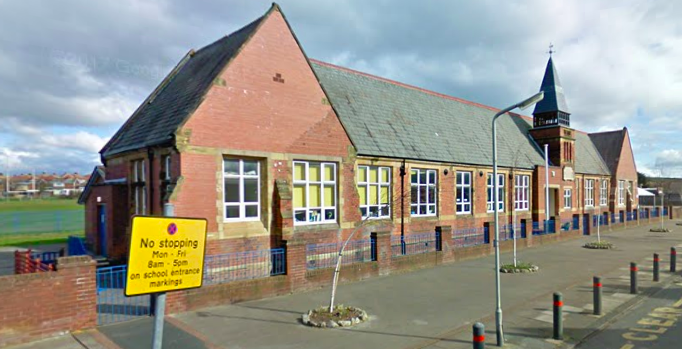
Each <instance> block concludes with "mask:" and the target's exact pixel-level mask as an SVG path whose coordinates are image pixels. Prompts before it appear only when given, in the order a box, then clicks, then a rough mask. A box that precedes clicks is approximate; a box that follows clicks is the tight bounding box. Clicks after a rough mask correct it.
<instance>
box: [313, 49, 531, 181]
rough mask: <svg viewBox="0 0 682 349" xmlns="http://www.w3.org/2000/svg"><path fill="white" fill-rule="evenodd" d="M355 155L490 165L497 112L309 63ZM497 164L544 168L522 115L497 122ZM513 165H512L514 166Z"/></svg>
mask: <svg viewBox="0 0 682 349" xmlns="http://www.w3.org/2000/svg"><path fill="white" fill-rule="evenodd" d="M311 64H312V67H313V69H314V70H315V73H316V75H317V77H318V79H319V81H320V83H321V85H322V87H323V88H324V90H325V92H326V93H327V96H328V98H329V100H330V102H331V104H332V106H333V107H334V109H335V110H336V112H337V113H338V116H339V118H340V119H341V123H342V124H343V126H344V128H345V129H346V131H347V132H348V134H349V136H350V138H351V140H352V142H353V144H354V145H355V147H356V149H357V152H358V154H360V155H369V156H382V157H392V158H401V159H403V158H405V159H418V160H430V161H441V162H449V163H460V164H471V165H488V166H490V165H491V164H492V149H491V147H492V131H491V122H492V117H493V115H495V112H497V110H496V109H493V108H489V107H484V106H481V105H478V104H475V103H472V102H467V101H462V100H459V99H457V98H454V97H449V96H444V95H440V94H437V93H434V92H431V91H425V90H421V89H418V88H415V87H408V86H406V85H402V84H399V83H396V82H392V81H388V80H385V79H381V78H378V77H374V76H368V75H366V74H362V73H359V72H355V71H351V70H349V69H345V68H341V67H336V66H332V65H330V64H326V63H322V62H318V61H312V62H311ZM497 127H498V145H499V147H498V161H499V165H500V166H504V167H512V166H514V165H515V167H518V168H529V169H532V168H534V167H535V166H536V165H543V164H544V159H543V156H542V154H541V153H540V151H539V149H538V148H537V145H536V144H535V142H534V141H532V140H531V139H530V138H529V137H528V136H527V134H528V130H529V129H530V128H531V127H532V126H531V124H530V123H529V122H528V121H527V120H525V119H524V118H522V117H520V116H513V117H509V116H503V117H501V118H500V119H498V122H497ZM515 162H516V164H515Z"/></svg>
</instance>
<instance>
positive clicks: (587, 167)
mask: <svg viewBox="0 0 682 349" xmlns="http://www.w3.org/2000/svg"><path fill="white" fill-rule="evenodd" d="M574 134H575V172H576V173H587V174H596V175H610V174H611V172H610V171H609V168H608V166H607V165H606V163H605V162H604V159H603V158H602V156H601V155H600V154H599V150H597V147H595V145H594V143H592V139H591V138H590V136H589V135H588V134H586V133H583V132H580V131H576V132H575V133H574Z"/></svg>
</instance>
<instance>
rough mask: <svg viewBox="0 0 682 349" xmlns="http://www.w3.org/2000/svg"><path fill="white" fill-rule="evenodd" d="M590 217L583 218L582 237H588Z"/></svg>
mask: <svg viewBox="0 0 682 349" xmlns="http://www.w3.org/2000/svg"><path fill="white" fill-rule="evenodd" d="M589 229H590V216H588V215H584V216H583V235H590V230H589Z"/></svg>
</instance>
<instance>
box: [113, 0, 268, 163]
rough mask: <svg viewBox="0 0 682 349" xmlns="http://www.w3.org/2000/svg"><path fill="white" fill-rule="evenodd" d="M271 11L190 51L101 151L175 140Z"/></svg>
mask: <svg viewBox="0 0 682 349" xmlns="http://www.w3.org/2000/svg"><path fill="white" fill-rule="evenodd" d="M273 8H274V6H273ZM269 13H270V12H268V13H266V14H265V15H264V16H262V17H260V18H258V19H256V20H255V21H253V22H251V23H250V24H249V25H247V26H245V27H243V28H241V29H239V30H237V31H236V32H234V33H232V34H230V35H228V36H225V37H223V38H222V39H220V40H218V41H216V42H214V43H212V44H210V45H208V46H206V47H204V48H202V49H200V50H199V51H196V52H193V51H190V53H188V54H187V56H185V58H183V60H182V61H181V62H180V63H179V64H178V66H177V67H176V68H175V69H174V70H173V71H172V72H171V73H170V74H169V75H168V76H167V77H166V78H165V79H164V81H162V82H161V84H160V85H159V86H158V87H157V88H156V90H155V91H154V92H153V93H152V94H151V95H150V96H149V97H148V98H147V100H146V101H145V102H143V103H142V105H141V106H140V107H139V108H138V110H136V111H135V113H134V114H133V115H132V116H131V117H130V119H129V120H128V121H127V122H126V123H125V124H124V125H123V127H121V129H119V130H118V132H117V133H116V134H115V135H114V137H112V139H111V141H110V142H109V143H107V145H105V146H104V148H103V149H102V150H101V151H100V153H101V154H102V155H103V156H104V157H108V156H111V155H114V154H117V153H121V152H125V151H128V150H134V149H139V148H143V147H146V146H151V145H158V144H163V143H165V142H169V141H172V139H173V134H174V132H175V131H176V130H177V128H178V127H179V126H180V125H182V124H183V123H184V122H185V120H186V119H187V118H188V117H189V116H190V115H191V114H192V113H193V112H194V110H196V108H197V107H198V106H199V104H200V103H201V101H202V100H203V98H204V95H205V94H206V92H207V91H208V89H209V87H210V86H211V84H212V83H213V81H214V79H215V78H216V77H217V76H218V74H219V73H220V71H222V69H223V68H224V67H225V65H226V64H227V63H228V62H229V61H230V60H231V59H232V58H233V57H235V56H236V55H237V53H238V52H239V50H240V48H241V47H242V45H243V44H244V43H245V42H246V41H247V40H248V39H249V38H250V37H251V34H253V33H254V32H255V30H256V28H258V25H259V24H260V22H261V21H262V19H263V18H265V17H266V16H267V15H268V14H269Z"/></svg>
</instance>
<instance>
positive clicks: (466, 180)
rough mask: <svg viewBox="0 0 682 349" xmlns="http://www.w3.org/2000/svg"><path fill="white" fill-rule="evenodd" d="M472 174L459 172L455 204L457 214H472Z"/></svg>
mask: <svg viewBox="0 0 682 349" xmlns="http://www.w3.org/2000/svg"><path fill="white" fill-rule="evenodd" d="M471 177H472V175H471V172H460V171H457V179H456V182H455V185H456V191H457V192H456V195H455V201H456V202H455V203H456V204H457V205H456V206H457V214H465V213H471Z"/></svg>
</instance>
